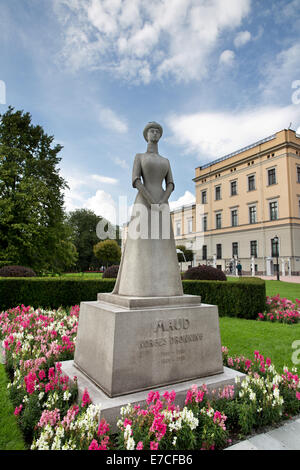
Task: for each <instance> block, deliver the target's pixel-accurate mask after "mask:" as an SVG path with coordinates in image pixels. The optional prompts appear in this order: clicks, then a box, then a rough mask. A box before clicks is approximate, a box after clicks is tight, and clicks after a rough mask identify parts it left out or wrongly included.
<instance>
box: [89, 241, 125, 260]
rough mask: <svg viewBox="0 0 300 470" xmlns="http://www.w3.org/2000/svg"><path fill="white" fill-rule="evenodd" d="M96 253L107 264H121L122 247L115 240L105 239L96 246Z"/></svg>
mask: <svg viewBox="0 0 300 470" xmlns="http://www.w3.org/2000/svg"><path fill="white" fill-rule="evenodd" d="M94 254H95V256H96V257H97V258H98V259H99V260H100V262H101V264H103V265H105V266H108V265H111V264H119V263H120V259H121V248H120V247H119V245H118V243H117V242H116V241H115V240H104V241H102V242H99V243H97V244H96V245H95V246H94Z"/></svg>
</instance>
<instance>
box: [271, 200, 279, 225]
mask: <svg viewBox="0 0 300 470" xmlns="http://www.w3.org/2000/svg"><path fill="white" fill-rule="evenodd" d="M277 219H278V204H277V201H274V202H270V220H277Z"/></svg>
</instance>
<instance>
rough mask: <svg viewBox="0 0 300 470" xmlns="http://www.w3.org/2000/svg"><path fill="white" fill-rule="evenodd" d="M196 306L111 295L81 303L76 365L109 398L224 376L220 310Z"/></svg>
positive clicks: (196, 301) (194, 300)
mask: <svg viewBox="0 0 300 470" xmlns="http://www.w3.org/2000/svg"><path fill="white" fill-rule="evenodd" d="M200 302H201V299H200V297H198V296H190V295H183V296H174V297H148V298H147V297H126V296H120V295H114V294H99V295H98V301H96V302H82V303H81V306H80V317H79V326H78V333H77V340H76V350H75V357H74V365H75V366H76V368H77V369H79V370H80V371H81V372H82V373H83V374H84V375H85V376H86V377H87V378H88V379H89V380H90V381H91V382H93V383H94V384H95V385H96V386H97V387H99V388H100V389H101V390H102V391H104V392H105V394H106V395H108V397H111V398H113V397H118V396H122V395H127V394H131V393H134V392H139V391H144V390H147V389H156V388H158V387H162V386H167V385H170V384H175V383H180V382H186V381H191V380H193V381H195V379H198V378H201V377H209V376H212V375H216V374H222V373H223V364H222V353H221V341H220V333H219V318H218V308H217V307H216V306H215V305H206V304H201V303H200ZM74 375H77V374H74Z"/></svg>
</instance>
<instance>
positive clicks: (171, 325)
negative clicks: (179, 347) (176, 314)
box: [154, 318, 190, 333]
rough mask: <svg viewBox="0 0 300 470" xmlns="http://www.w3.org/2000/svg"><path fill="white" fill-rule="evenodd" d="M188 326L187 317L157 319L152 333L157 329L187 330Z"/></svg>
mask: <svg viewBox="0 0 300 470" xmlns="http://www.w3.org/2000/svg"><path fill="white" fill-rule="evenodd" d="M189 326H190V320H189V319H188V318H169V319H168V320H157V323H156V325H155V327H154V333H157V332H159V331H162V332H164V331H174V330H187V329H188V328H189Z"/></svg>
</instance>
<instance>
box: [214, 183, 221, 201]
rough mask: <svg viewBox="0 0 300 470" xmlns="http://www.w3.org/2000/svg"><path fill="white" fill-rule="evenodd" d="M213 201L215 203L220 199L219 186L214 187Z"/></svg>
mask: <svg viewBox="0 0 300 470" xmlns="http://www.w3.org/2000/svg"><path fill="white" fill-rule="evenodd" d="M215 199H216V201H220V199H221V186H216V187H215Z"/></svg>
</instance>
